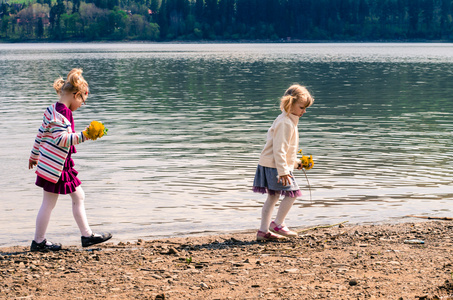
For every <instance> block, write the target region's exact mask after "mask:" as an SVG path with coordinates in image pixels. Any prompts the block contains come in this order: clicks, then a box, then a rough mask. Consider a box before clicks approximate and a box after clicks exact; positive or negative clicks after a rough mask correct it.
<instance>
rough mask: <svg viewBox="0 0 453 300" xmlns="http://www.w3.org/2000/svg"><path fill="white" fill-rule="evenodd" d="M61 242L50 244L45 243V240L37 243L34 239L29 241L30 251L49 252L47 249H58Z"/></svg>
mask: <svg viewBox="0 0 453 300" xmlns="http://www.w3.org/2000/svg"><path fill="white" fill-rule="evenodd" d="M60 250H61V244H52V243H51V244H50V245H47V240H44V241H42V242H41V243H37V242H35V241H33V242H31V246H30V251H32V252H36V251H39V252H49V251H60Z"/></svg>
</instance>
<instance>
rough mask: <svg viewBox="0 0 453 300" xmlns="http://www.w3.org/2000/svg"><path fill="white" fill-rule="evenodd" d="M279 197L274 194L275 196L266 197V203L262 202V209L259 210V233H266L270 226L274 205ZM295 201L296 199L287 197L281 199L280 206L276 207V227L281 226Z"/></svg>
mask: <svg viewBox="0 0 453 300" xmlns="http://www.w3.org/2000/svg"><path fill="white" fill-rule="evenodd" d="M278 199H280V195H279V194H278V193H275V195H269V194H268V195H267V199H266V202H264V205H263V209H262V210H261V226H260V231H263V232H268V231H269V225H270V224H271V217H272V212H273V211H274V207H275V204H277V201H278ZM294 201H296V197H288V196H286V197H285V198H283V199H282V201H281V202H280V206H279V207H278V211H277V217H276V218H275V223H277V224H278V225H280V224H283V222H284V221H285V218H286V216H287V215H288V213H289V210H290V209H291V207H292V206H293V204H294Z"/></svg>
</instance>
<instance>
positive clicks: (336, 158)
mask: <svg viewBox="0 0 453 300" xmlns="http://www.w3.org/2000/svg"><path fill="white" fill-rule="evenodd" d="M452 50H453V45H452V44H288V45H286V44H285V45H283V44H256V45H255V44H253V45H251V44H239V45H238V44H201V45H200V44H127V45H126V44H26V45H23V44H14V45H5V44H3V45H2V44H0V74H1V76H0V102H1V107H0V126H1V128H2V131H3V132H4V134H3V135H2V136H3V138H2V139H1V140H0V147H1V148H0V149H1V150H0V171H1V172H0V182H1V183H2V195H1V196H0V197H1V203H2V208H1V209H0V245H12V244H21V245H25V244H28V243H29V241H30V239H31V238H32V237H33V232H34V222H35V217H36V213H37V210H38V209H39V206H40V202H41V191H40V189H39V188H37V187H36V186H34V180H35V175H34V173H33V172H32V171H29V170H27V160H28V155H29V151H30V149H31V146H32V144H33V139H34V136H35V134H36V131H37V129H38V127H39V125H40V122H41V118H42V113H43V110H44V109H45V108H46V106H48V105H49V104H50V103H52V102H53V101H55V100H56V96H55V94H54V91H53V90H52V82H53V80H54V79H55V78H57V77H58V76H59V75H64V74H66V73H67V72H68V70H70V69H71V68H73V67H82V68H83V69H84V71H85V73H84V75H85V77H86V78H87V80H88V81H89V83H90V92H91V96H90V98H89V99H88V105H87V106H86V107H83V108H82V109H80V110H79V111H77V112H76V113H75V120H76V129H78V130H82V129H83V128H84V126H86V124H88V123H89V122H90V121H91V120H93V119H96V120H101V121H104V122H105V123H106V125H107V127H108V128H109V135H108V136H107V137H105V138H103V139H101V140H99V141H95V142H94V141H89V142H87V143H84V144H82V145H79V146H78V147H77V149H78V153H77V154H76V155H75V157H74V159H75V163H76V169H77V170H78V171H79V177H80V178H81V180H82V181H83V187H84V189H85V192H86V195H87V199H86V206H87V210H88V217H89V220H90V223H91V224H92V227H93V228H94V229H95V230H111V231H112V232H113V233H114V236H115V237H116V238H117V240H118V239H123V240H134V239H137V238H148V239H150V238H156V237H162V236H174V235H187V234H192V233H203V232H223V231H230V230H241V229H251V228H256V227H257V225H258V223H259V216H260V207H261V204H262V202H263V201H264V199H265V196H263V195H259V194H254V193H252V192H251V191H250V189H251V184H252V181H253V176H254V172H255V168H256V163H257V159H258V156H259V153H260V151H261V149H262V147H263V146H264V142H265V136H266V131H267V129H268V127H269V126H270V125H271V123H272V121H273V120H274V118H275V117H276V116H277V115H278V113H279V112H278V99H279V97H280V96H281V94H282V93H283V92H284V90H285V89H286V88H287V87H288V86H289V85H290V84H292V83H294V82H298V83H301V84H304V85H307V86H308V88H309V89H310V90H311V92H312V93H313V95H314V96H315V99H316V100H315V104H314V105H313V106H312V107H310V108H309V109H308V113H307V114H306V115H304V117H303V118H302V119H301V122H300V125H299V130H300V144H301V147H302V148H303V150H304V153H306V154H313V156H314V159H315V164H316V165H315V168H313V169H312V170H310V171H309V172H307V174H308V178H309V180H310V185H311V189H312V198H313V199H312V201H310V196H309V192H308V189H307V182H306V180H305V177H304V175H303V173H299V174H298V177H297V178H298V181H299V184H300V185H301V186H302V187H303V189H304V196H303V197H301V198H300V199H298V200H297V202H296V204H295V207H294V208H293V209H292V211H291V212H290V215H289V216H288V224H289V225H293V226H309V225H315V224H320V223H333V222H337V221H344V220H349V221H350V222H356V223H357V222H380V221H390V220H393V219H397V220H399V219H400V218H401V217H402V216H405V215H407V214H430V215H436V216H437V215H449V214H451V202H452V200H453V189H452V182H451V178H452V177H453V176H452V175H453V174H452V173H453V170H452V164H451V156H452V154H453V150H452V131H453V101H452V99H451V95H452V94H453V86H452V85H451V82H452V79H453V51H452ZM48 236H49V238H51V239H52V240H55V241H61V242H63V243H66V244H68V243H70V244H77V243H78V240H79V239H78V232H77V228H76V225H75V222H74V221H73V219H72V215H71V211H70V200H69V197H64V196H63V197H61V199H60V201H59V204H58V205H57V208H56V209H55V211H54V214H53V216H52V221H51V224H50V228H49V233H48Z"/></svg>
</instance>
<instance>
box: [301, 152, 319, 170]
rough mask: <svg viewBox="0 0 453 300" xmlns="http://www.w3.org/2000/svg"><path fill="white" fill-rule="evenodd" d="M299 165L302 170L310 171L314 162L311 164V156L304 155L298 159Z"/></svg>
mask: <svg viewBox="0 0 453 300" xmlns="http://www.w3.org/2000/svg"><path fill="white" fill-rule="evenodd" d="M298 153H300V154H302V149H301V150H299V152H298ZM300 163H301V164H302V168H304V169H305V170H310V169H311V168H313V166H314V164H315V163H314V162H313V156H312V155H310V156H306V155H302V157H301V158H300Z"/></svg>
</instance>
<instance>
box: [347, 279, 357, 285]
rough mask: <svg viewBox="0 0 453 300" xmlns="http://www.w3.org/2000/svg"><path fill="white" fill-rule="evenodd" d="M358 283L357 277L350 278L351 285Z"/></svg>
mask: <svg viewBox="0 0 453 300" xmlns="http://www.w3.org/2000/svg"><path fill="white" fill-rule="evenodd" d="M357 284H358V282H357V279H351V280H349V285H350V286H354V285H357Z"/></svg>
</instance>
